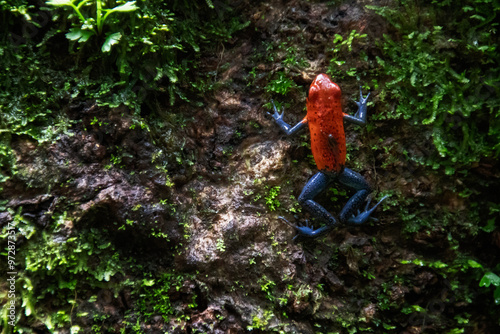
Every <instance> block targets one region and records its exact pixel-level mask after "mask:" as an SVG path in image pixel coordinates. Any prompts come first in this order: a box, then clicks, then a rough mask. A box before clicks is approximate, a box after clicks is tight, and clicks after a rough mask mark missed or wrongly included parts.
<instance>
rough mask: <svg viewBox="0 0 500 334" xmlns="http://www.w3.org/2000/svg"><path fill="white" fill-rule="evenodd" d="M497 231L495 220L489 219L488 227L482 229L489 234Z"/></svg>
mask: <svg viewBox="0 0 500 334" xmlns="http://www.w3.org/2000/svg"><path fill="white" fill-rule="evenodd" d="M495 229H496V226H495V218H491V219H488V223H487V224H486V226H484V227H481V230H483V231H484V232H488V233H491V232H493V231H494V230H495Z"/></svg>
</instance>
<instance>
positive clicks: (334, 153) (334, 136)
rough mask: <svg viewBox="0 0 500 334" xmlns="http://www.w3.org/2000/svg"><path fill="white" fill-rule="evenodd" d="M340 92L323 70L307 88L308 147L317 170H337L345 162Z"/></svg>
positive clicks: (340, 168)
mask: <svg viewBox="0 0 500 334" xmlns="http://www.w3.org/2000/svg"><path fill="white" fill-rule="evenodd" d="M341 96H342V92H341V90H340V87H339V86H338V85H337V84H336V83H334V82H333V81H332V80H331V79H330V77H329V76H328V75H326V74H319V75H318V76H317V77H316V78H315V79H314V81H313V83H312V84H311V88H310V89H309V97H308V99H307V122H308V124H309V131H310V133H311V150H312V154H313V156H314V161H316V165H317V166H318V169H319V170H324V171H331V172H339V171H341V170H342V168H343V167H344V165H345V158H346V144H345V134H344V120H343V113H342V105H341Z"/></svg>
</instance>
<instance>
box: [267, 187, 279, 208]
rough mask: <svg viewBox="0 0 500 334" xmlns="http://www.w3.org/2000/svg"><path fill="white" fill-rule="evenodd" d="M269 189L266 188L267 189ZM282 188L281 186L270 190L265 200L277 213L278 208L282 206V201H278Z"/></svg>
mask: <svg viewBox="0 0 500 334" xmlns="http://www.w3.org/2000/svg"><path fill="white" fill-rule="evenodd" d="M268 188H269V187H268V186H266V189H268ZM280 190H281V187H280V186H275V187H272V188H271V189H269V192H268V193H267V196H266V197H265V198H264V199H265V200H266V204H267V207H268V208H269V210H271V211H275V210H276V209H277V208H279V207H280V206H281V203H280V201H279V200H278V195H279V193H280Z"/></svg>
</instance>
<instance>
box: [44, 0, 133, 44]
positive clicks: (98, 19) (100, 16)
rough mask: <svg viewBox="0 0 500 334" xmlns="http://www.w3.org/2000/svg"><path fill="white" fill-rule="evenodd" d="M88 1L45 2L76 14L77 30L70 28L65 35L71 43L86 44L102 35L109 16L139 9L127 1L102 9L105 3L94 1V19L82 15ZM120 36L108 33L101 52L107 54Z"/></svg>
mask: <svg viewBox="0 0 500 334" xmlns="http://www.w3.org/2000/svg"><path fill="white" fill-rule="evenodd" d="M89 2H90V0H82V1H79V2H78V4H76V3H77V1H76V0H50V1H47V2H46V3H47V5H50V6H54V7H71V8H72V9H73V10H74V12H75V13H76V15H77V17H78V19H79V21H80V24H81V26H80V27H79V28H71V29H70V31H69V32H68V33H67V34H66V38H68V39H69V40H72V41H78V42H79V43H82V42H86V41H87V40H88V39H89V38H90V37H92V36H94V35H101V34H102V33H103V27H104V24H105V23H106V19H107V18H108V17H109V15H111V14H113V13H125V12H133V11H135V10H137V9H139V7H137V6H136V5H135V1H128V2H126V3H124V4H122V5H118V6H116V7H114V8H109V9H106V8H103V6H104V5H105V3H106V2H105V1H102V0H95V1H92V2H95V7H96V8H95V13H96V16H95V17H85V16H84V15H83V12H82V9H83V8H84V6H87V5H88V3H89ZM121 37H122V34H121V33H120V32H114V33H113V32H110V33H108V34H107V36H106V39H105V40H104V43H103V45H102V48H101V50H102V52H109V51H110V50H111V46H113V45H114V44H117V43H118V41H119V40H120V39H121Z"/></svg>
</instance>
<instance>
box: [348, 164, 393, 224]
mask: <svg viewBox="0 0 500 334" xmlns="http://www.w3.org/2000/svg"><path fill="white" fill-rule="evenodd" d="M338 180H339V182H340V183H342V184H343V185H345V186H347V187H349V188H353V189H354V190H357V192H356V193H355V194H354V195H353V196H352V197H351V198H350V199H349V201H348V202H347V204H346V205H345V206H344V208H343V209H342V211H341V212H340V217H339V219H340V221H341V222H342V223H350V224H363V223H364V222H366V221H367V220H368V219H369V218H371V219H375V218H372V217H370V215H371V214H372V213H373V211H375V209H376V208H377V206H378V205H379V204H380V203H382V201H383V200H384V199H386V197H387V196H385V197H384V198H382V199H381V200H380V201H379V202H378V203H377V204H375V205H374V206H373V207H372V208H371V209H369V210H368V206H369V205H370V202H368V204H367V205H366V207H365V210H364V211H363V212H360V210H359V209H360V208H361V207H362V205H363V203H364V202H365V200H366V197H367V196H368V194H369V193H370V192H371V188H370V185H369V184H368V182H366V180H365V178H364V177H362V176H361V175H360V174H359V173H356V172H354V171H352V170H351V169H349V168H344V170H343V171H342V172H341V173H340V175H339V177H338Z"/></svg>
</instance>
